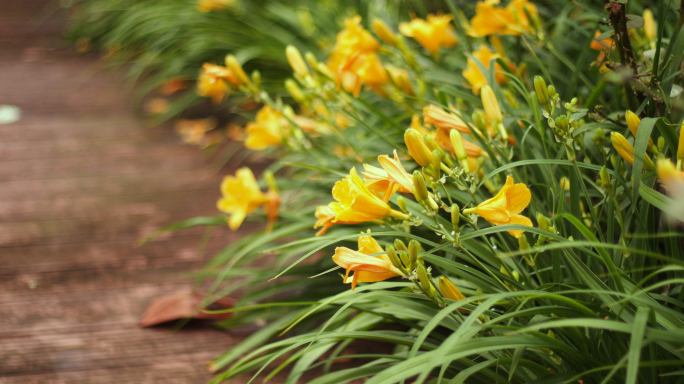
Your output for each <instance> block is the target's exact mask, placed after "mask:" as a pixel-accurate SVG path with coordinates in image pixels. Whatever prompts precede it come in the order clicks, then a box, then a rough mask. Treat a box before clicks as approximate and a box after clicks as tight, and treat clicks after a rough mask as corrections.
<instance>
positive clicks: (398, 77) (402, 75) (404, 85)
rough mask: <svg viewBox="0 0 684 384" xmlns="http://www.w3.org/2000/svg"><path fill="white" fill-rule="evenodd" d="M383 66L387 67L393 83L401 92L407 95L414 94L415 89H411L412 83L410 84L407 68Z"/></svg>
mask: <svg viewBox="0 0 684 384" xmlns="http://www.w3.org/2000/svg"><path fill="white" fill-rule="evenodd" d="M385 68H386V69H387V73H389V75H390V78H391V79H392V82H393V83H394V85H396V86H397V87H398V88H399V89H401V90H402V92H404V93H405V94H407V95H409V96H413V95H415V94H416V92H415V90H414V89H413V84H411V80H410V79H409V73H408V71H407V70H405V69H403V68H397V67H394V66H391V65H387V66H386V67H385Z"/></svg>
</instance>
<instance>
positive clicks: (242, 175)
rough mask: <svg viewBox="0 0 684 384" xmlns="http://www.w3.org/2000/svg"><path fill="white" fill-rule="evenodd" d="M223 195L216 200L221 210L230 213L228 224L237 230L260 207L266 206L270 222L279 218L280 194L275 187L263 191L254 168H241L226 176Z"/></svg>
mask: <svg viewBox="0 0 684 384" xmlns="http://www.w3.org/2000/svg"><path fill="white" fill-rule="evenodd" d="M221 194H222V195H223V197H221V198H220V199H219V200H218V201H217V202H216V207H217V208H218V210H219V211H221V212H225V213H228V214H230V218H228V226H229V227H230V229H232V230H237V229H238V228H240V225H241V224H242V222H243V221H244V219H245V217H246V216H247V215H248V214H249V213H251V212H253V211H254V210H256V209H257V208H259V207H262V206H263V207H264V211H265V213H266V216H267V217H268V219H269V222H270V223H273V222H274V221H275V220H276V219H277V218H278V209H279V207H280V196H279V195H278V193H277V192H276V191H275V190H274V189H273V188H271V189H269V190H268V191H267V192H266V193H263V192H261V189H259V185H258V184H257V182H256V179H255V178H254V174H253V173H252V170H251V169H249V168H240V169H238V171H237V172H236V173H235V176H226V177H225V178H224V179H223V182H221Z"/></svg>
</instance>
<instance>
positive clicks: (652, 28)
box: [644, 8, 657, 40]
mask: <svg viewBox="0 0 684 384" xmlns="http://www.w3.org/2000/svg"><path fill="white" fill-rule="evenodd" d="M656 34H657V29H656V23H655V19H654V18H653V12H651V10H650V9H648V8H647V9H646V10H644V35H646V38H647V39H649V40H653V39H655V38H656Z"/></svg>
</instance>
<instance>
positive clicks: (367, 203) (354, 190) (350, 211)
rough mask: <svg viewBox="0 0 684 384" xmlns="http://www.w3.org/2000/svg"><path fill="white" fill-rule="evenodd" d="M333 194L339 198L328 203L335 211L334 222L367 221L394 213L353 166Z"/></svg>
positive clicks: (335, 187)
mask: <svg viewBox="0 0 684 384" xmlns="http://www.w3.org/2000/svg"><path fill="white" fill-rule="evenodd" d="M332 195H333V198H334V199H335V200H337V202H336V203H330V204H329V205H328V206H329V207H330V209H331V210H332V211H333V212H334V213H335V218H334V219H333V221H332V222H333V223H336V222H338V221H347V222H365V221H370V220H376V219H383V218H385V217H388V216H390V215H391V214H392V209H391V208H390V206H389V205H388V204H387V203H386V202H385V201H383V200H382V199H381V198H379V197H377V196H375V195H374V194H372V193H371V192H370V190H368V187H366V185H365V184H364V183H363V181H362V180H361V178H360V177H359V175H358V174H357V173H356V168H352V169H351V170H350V171H349V175H348V176H347V177H345V178H344V179H342V180H340V181H338V182H336V183H335V186H334V187H333V190H332Z"/></svg>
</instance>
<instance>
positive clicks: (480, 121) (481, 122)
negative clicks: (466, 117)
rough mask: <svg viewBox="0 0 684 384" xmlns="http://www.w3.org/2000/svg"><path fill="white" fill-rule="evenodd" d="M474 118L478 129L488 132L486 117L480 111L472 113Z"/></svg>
mask: <svg viewBox="0 0 684 384" xmlns="http://www.w3.org/2000/svg"><path fill="white" fill-rule="evenodd" d="M472 118H473V123H475V127H476V128H477V130H478V131H480V132H487V122H486V121H485V119H484V117H482V115H481V114H480V113H478V112H474V113H473V115H472Z"/></svg>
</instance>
